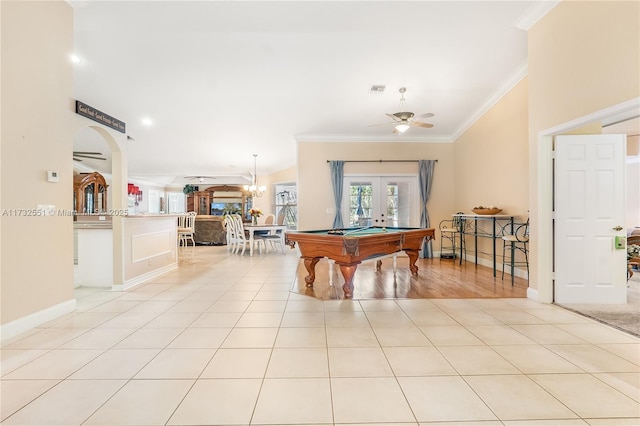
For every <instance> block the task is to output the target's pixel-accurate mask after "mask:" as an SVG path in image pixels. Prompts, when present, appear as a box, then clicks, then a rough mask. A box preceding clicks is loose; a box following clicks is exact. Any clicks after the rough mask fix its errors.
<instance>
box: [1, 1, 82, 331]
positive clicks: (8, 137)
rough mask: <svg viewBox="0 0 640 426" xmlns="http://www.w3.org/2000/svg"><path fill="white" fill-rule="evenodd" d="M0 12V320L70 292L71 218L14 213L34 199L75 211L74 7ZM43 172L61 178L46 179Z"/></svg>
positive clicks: (4, 7)
mask: <svg viewBox="0 0 640 426" xmlns="http://www.w3.org/2000/svg"><path fill="white" fill-rule="evenodd" d="M0 10H1V20H2V21H1V22H2V25H1V28H2V52H1V57H2V74H1V76H2V80H1V84H2V92H1V93H2V94H1V96H2V135H1V136H2V140H1V143H2V145H1V146H2V158H1V168H0V169H1V174H2V178H1V184H2V191H1V193H2V209H3V212H4V213H6V214H3V215H2V218H1V225H0V227H1V229H2V240H1V245H2V249H1V250H2V271H1V286H2V289H1V299H2V302H1V305H2V313H1V323H2V325H5V324H7V323H9V322H11V321H14V320H17V319H19V318H22V317H25V316H28V315H30V314H33V313H35V312H38V311H42V310H45V309H47V308H51V307H53V306H56V305H60V304H63V303H65V302H69V301H72V300H73V298H74V295H73V227H72V217H71V216H63V215H60V216H47V217H25V216H14V215H12V213H11V212H12V211H13V209H28V210H26V211H29V210H33V209H35V208H36V207H37V205H38V204H53V205H55V206H56V209H67V210H71V209H72V196H73V194H72V191H71V190H70V188H72V187H73V170H72V162H71V153H72V149H73V148H72V141H73V131H72V129H71V127H72V116H73V113H72V112H71V109H70V107H69V105H70V101H71V95H72V68H71V63H70V61H69V55H70V54H71V52H72V50H73V13H72V9H71V7H70V6H69V5H68V4H67V3H66V2H62V1H51V2H49V1H47V2H26V1H25V2H13V1H2V2H0ZM47 170H55V171H57V172H58V173H59V176H60V182H59V183H49V182H47V180H46V171H47ZM18 211H19V210H18ZM25 253H29V256H25ZM74 306H75V305H74Z"/></svg>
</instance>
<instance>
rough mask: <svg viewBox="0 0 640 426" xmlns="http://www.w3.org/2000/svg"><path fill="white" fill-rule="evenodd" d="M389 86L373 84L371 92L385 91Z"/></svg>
mask: <svg viewBox="0 0 640 426" xmlns="http://www.w3.org/2000/svg"><path fill="white" fill-rule="evenodd" d="M386 87H387V86H385V85H384V84H375V85H373V86H371V88H370V89H369V93H384V89H385V88H386Z"/></svg>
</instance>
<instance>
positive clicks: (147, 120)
mask: <svg viewBox="0 0 640 426" xmlns="http://www.w3.org/2000/svg"><path fill="white" fill-rule="evenodd" d="M142 124H144V125H145V126H151V125H153V121H151V119H150V118H149V117H144V118H143V119H142Z"/></svg>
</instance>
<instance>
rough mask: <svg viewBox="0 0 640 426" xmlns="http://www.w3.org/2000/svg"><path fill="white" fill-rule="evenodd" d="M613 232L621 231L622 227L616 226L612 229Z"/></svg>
mask: <svg viewBox="0 0 640 426" xmlns="http://www.w3.org/2000/svg"><path fill="white" fill-rule="evenodd" d="M613 230H614V231H622V226H620V225H618V226H616V227H615V228H613Z"/></svg>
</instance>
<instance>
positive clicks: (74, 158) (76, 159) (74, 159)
mask: <svg viewBox="0 0 640 426" xmlns="http://www.w3.org/2000/svg"><path fill="white" fill-rule="evenodd" d="M73 161H82V160H81V159H79V158H76V157H73Z"/></svg>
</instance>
